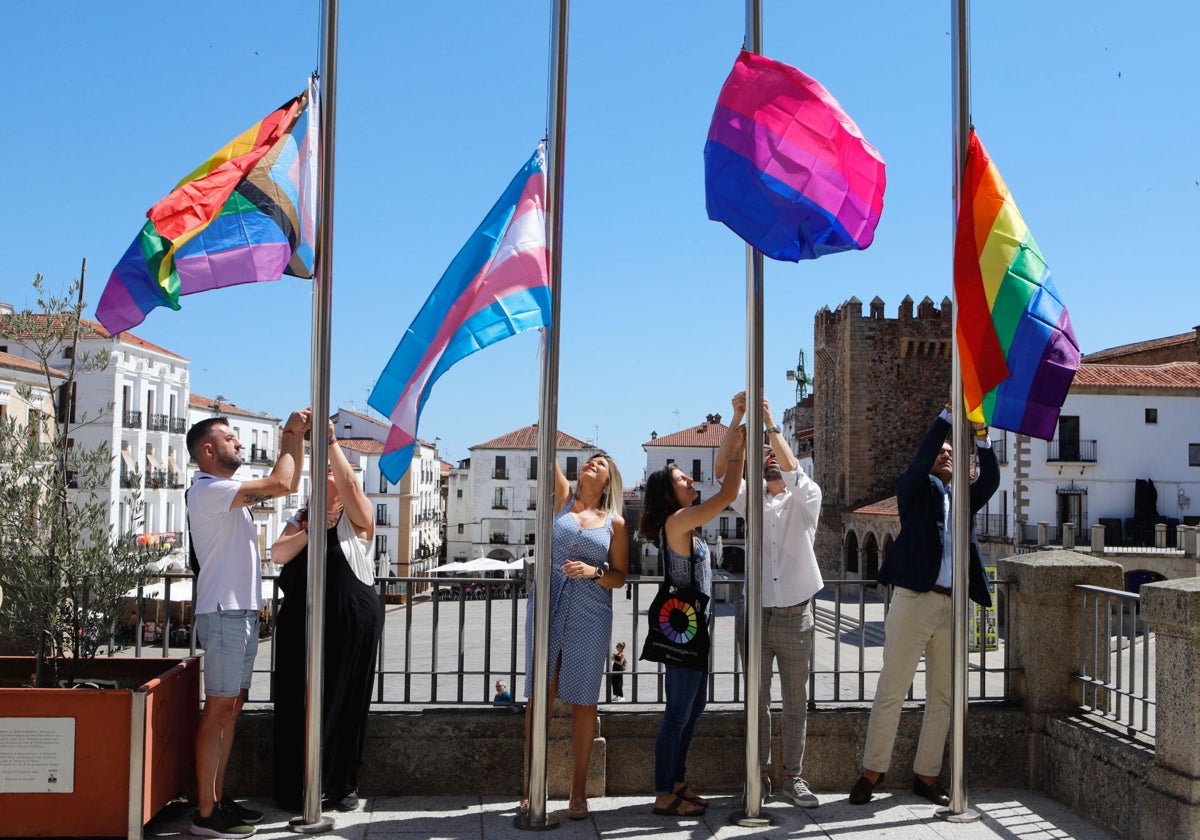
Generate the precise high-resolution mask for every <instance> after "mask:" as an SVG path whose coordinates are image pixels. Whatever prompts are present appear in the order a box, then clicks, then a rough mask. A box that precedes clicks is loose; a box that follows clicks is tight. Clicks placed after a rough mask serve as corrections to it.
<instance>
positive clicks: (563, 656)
mask: <svg viewBox="0 0 1200 840" xmlns="http://www.w3.org/2000/svg"><path fill="white" fill-rule="evenodd" d="M623 493H624V488H623V485H622V484H621V473H620V472H618V471H617V465H616V464H615V463H613V460H612V458H609V457H608V456H607V455H593V456H592V457H591V458H589V459H588V461H587V462H586V463H585V464H584V465H583V469H582V470H580V471H579V481H578V482H577V483H576V487H575V492H574V493H572V492H571V485H570V484H569V483H568V482H567V477H566V476H565V475H563V473H562V469H561V468H560V467H559V465H558V460H557V459H555V462H554V510H555V514H554V541H553V546H552V549H551V558H550V559H551V564H552V567H551V572H550V593H549V597H550V632H549V634H548V635H549V638H548V640H547V641H548V644H547V650H548V652H549V655H548V658H547V660H546V661H547V662H548V663H549V671H550V694H549V697H550V700H551V701H553V699H554V698H555V697H557V698H558V699H559V700H562V701H563V702H564V703H570V704H571V706H572V710H571V712H572V714H571V743H572V747H573V751H574V769H573V772H572V774H571V796H570V799H569V801H568V805H567V816H568V817H569V818H570V819H573V820H581V819H584V818H585V817H587V815H588V806H587V793H586V784H587V767H588V761H589V760H590V759H591V756H592V741H593V740H594V739H595V737H596V701H597V700H598V699H599V697H600V687H601V685H602V684H603V681H604V671H605V667H606V666H607V664H608V650H609V637H610V635H611V629H612V590H614V589H620V588H621V587H622V586H624V585H625V575H626V572H627V571H628V569H629V564H628V557H629V546H628V534H627V532H626V530H625V520H624V519H623V518H622V516H621V512H622V505H623V498H622V496H623ZM537 597H538V593H536V592H534V590H533V589H530V592H529V600H528V602H527V604H526V614H525V697H526V698H529V696H530V695H531V694H532V693H533V625H534V609H535V607H534V604H535V600H536V598H537ZM531 709H532V705H529V706H526V714H525V732H526V754H528V740H529V739H528V733H529V726H530V719H529V716H530V714H531V711H530V710H531ZM545 723H546V724H548V723H549V721H546V722H545ZM522 807H525V803H522Z"/></svg>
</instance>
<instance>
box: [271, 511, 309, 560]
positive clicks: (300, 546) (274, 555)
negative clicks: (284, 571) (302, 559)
mask: <svg viewBox="0 0 1200 840" xmlns="http://www.w3.org/2000/svg"><path fill="white" fill-rule="evenodd" d="M305 512H306V513H307V508H305ZM304 524H305V525H307V524H308V522H307V519H306V520H305V522H304ZM306 548H308V528H306V527H305V528H302V527H300V526H299V525H297V524H296V523H295V522H294V521H292V520H291V519H289V520H288V523H287V525H285V526H284V528H283V533H282V534H280V535H279V539H277V540H275V542H274V543H273V544H272V545H271V562H272V563H276V564H278V565H280V566H282V565H284V564H285V563H290V562H292V561H293V560H295V559H296V557H297V556H299V554H300V552H301V551H303V550H304V549H306Z"/></svg>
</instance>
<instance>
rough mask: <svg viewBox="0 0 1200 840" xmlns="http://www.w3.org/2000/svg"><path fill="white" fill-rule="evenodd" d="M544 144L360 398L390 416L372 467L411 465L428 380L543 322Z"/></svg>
mask: <svg viewBox="0 0 1200 840" xmlns="http://www.w3.org/2000/svg"><path fill="white" fill-rule="evenodd" d="M544 171H545V147H544V146H539V147H538V149H537V151H536V152H534V154H533V157H531V158H530V159H529V162H528V163H526V164H525V165H524V166H523V167H522V168H521V171H520V172H518V173H517V175H516V177H515V178H513V180H512V182H511V183H510V184H509V185H508V187H507V188H506V189H505V190H504V194H503V195H501V196H500V200H499V201H497V202H496V204H495V206H494V207H492V209H491V210H490V211H489V212H488V214H487V217H486V218H485V219H484V220H483V222H482V224H480V225H479V227H478V228H476V230H475V232H474V233H473V234H471V237H470V239H468V240H467V243H466V244H465V245H464V246H463V247H462V250H460V251H459V252H458V254H457V256H455V257H454V259H453V260H452V261H451V263H450V265H449V267H448V268H447V269H446V272H445V273H444V274H443V275H442V278H441V279H440V280H439V281H438V282H437V285H436V286H435V287H434V289H433V293H432V294H431V295H430V296H429V299H428V300H426V301H425V305H424V306H422V307H421V311H420V312H418V313H417V317H416V318H414V319H413V322H412V323H411V324H409V326H408V329H407V330H405V332H404V336H403V338H401V339H400V344H399V346H397V347H396V351H395V352H394V353H393V354H392V358H391V359H390V360H389V361H388V363H387V366H386V367H384V369H383V373H381V374H380V375H379V381H378V382H376V383H375V388H374V390H372V391H371V396H370V397H369V398H368V400H367V402H368V403H369V404H370V406H371V407H372V408H374V409H375V410H376V411H378V412H379V413H380V414H384V415H387V417H388V418H390V419H391V421H392V429H391V432H390V433H389V434H388V438H387V441H386V442H385V443H384V447H383V452H384V454H383V456H382V457H381V458H380V461H379V468H380V470H381V471H382V472H383V474H384V475H386V476H387V477H388V480H389V481H391V482H393V483H394V482H398V481H399V480H400V479H401V478H402V477H403V476H404V473H405V472H407V471H408V465H409V464H410V463H411V462H412V451H413V446H414V445H415V443H416V439H417V425H418V423H419V422H420V418H421V410H422V409H423V408H424V407H425V401H426V400H427V399H429V393H430V390H431V389H432V388H433V383H434V382H436V381H437V380H438V378H439V377H441V375H442V374H443V373H445V372H446V371H447V370H449V369H450V367H451V366H452V365H454V364H455V363H456V362H458V361H460V360H461V359H464V358H466V357H467V356H469V355H471V354H472V353H474V352H475V351H477V350H482V349H483V348H484V347H487V346H489V345H491V344H495V343H496V342H497V341H502V340H504V339H506V338H509V337H510V336H514V335H516V334H517V333H522V332H525V331H526V330H532V329H537V328H538V327H544V326H548V325H549V323H550V271H549V248H548V247H547V246H546V213H545V204H546V202H545V193H546V186H545V175H544Z"/></svg>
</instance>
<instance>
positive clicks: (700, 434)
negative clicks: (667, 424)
mask: <svg viewBox="0 0 1200 840" xmlns="http://www.w3.org/2000/svg"><path fill="white" fill-rule="evenodd" d="M728 431H729V427H728V426H726V425H725V424H724V423H707V422H705V423H699V424H697V425H695V426H692V427H691V428H690V429H683V430H682V431H678V432H674V433H673V434H669V435H661V436H660V437H657V438H653V439H652V440H648V441H646V442H645V443H643V444H642V446H720V445H721V441H722V440H724V439H725V433H726V432H728Z"/></svg>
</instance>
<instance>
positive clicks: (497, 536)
mask: <svg viewBox="0 0 1200 840" xmlns="http://www.w3.org/2000/svg"><path fill="white" fill-rule="evenodd" d="M488 542H490V543H491V544H492V545H508V534H505V533H503V532H502V531H492V534H491V537H490V538H489V539H488Z"/></svg>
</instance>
